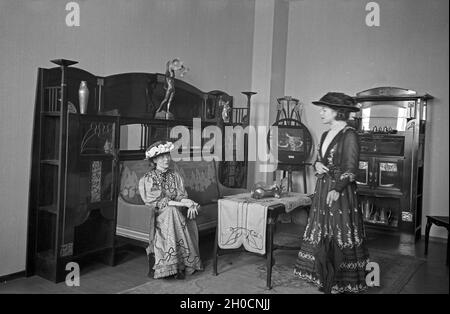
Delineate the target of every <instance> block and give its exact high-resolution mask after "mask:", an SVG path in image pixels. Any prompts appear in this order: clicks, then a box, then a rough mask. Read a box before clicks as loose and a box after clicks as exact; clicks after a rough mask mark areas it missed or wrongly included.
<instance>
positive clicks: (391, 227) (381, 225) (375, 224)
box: [364, 220, 398, 230]
mask: <svg viewBox="0 0 450 314" xmlns="http://www.w3.org/2000/svg"><path fill="white" fill-rule="evenodd" d="M364 224H365V225H366V226H369V227H377V228H383V229H387V230H397V229H398V225H391V224H387V223H382V222H374V221H370V220H364Z"/></svg>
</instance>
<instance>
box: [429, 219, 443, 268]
mask: <svg viewBox="0 0 450 314" xmlns="http://www.w3.org/2000/svg"><path fill="white" fill-rule="evenodd" d="M433 224H435V225H436V226H439V227H445V228H447V262H446V263H447V266H448V243H449V241H448V240H449V239H448V234H449V233H448V232H449V231H448V216H427V226H426V228H425V255H427V254H428V240H429V238H430V229H431V226H432V225H433Z"/></svg>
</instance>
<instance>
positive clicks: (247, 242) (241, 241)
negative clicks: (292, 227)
mask: <svg viewBox="0 0 450 314" xmlns="http://www.w3.org/2000/svg"><path fill="white" fill-rule="evenodd" d="M277 204H283V205H284V206H285V211H286V213H289V212H290V211H292V210H293V209H294V208H296V207H299V206H306V205H310V204H311V199H310V198H309V197H308V196H307V195H306V194H301V193H293V192H290V193H287V194H285V195H283V197H282V198H275V197H270V198H263V199H259V200H256V199H254V198H251V197H250V193H242V194H236V195H231V196H226V197H224V198H222V199H219V202H218V211H219V212H218V227H217V228H218V238H217V240H218V244H219V247H220V248H221V249H237V248H239V247H240V246H241V245H243V246H244V248H245V249H246V250H247V251H249V252H253V253H258V254H262V255H264V254H265V253H266V229H267V228H266V225H267V210H268V208H269V206H271V205H277Z"/></svg>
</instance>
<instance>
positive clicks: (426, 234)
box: [425, 219, 432, 255]
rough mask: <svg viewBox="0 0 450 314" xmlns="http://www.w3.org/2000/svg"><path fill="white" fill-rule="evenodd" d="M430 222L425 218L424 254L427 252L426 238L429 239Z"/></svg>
mask: <svg viewBox="0 0 450 314" xmlns="http://www.w3.org/2000/svg"><path fill="white" fill-rule="evenodd" d="M431 225H432V222H431V221H430V219H427V226H426V227H425V255H427V254H428V240H429V239H430V229H431Z"/></svg>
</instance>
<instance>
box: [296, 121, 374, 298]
mask: <svg viewBox="0 0 450 314" xmlns="http://www.w3.org/2000/svg"><path fill="white" fill-rule="evenodd" d="M327 133H328V132H325V133H324V134H323V135H322V138H321V142H320V147H319V157H318V161H320V162H322V163H323V164H324V165H325V166H326V167H328V168H329V169H330V170H329V172H328V173H326V174H320V175H317V183H316V189H315V193H314V198H313V202H312V205H311V210H310V214H309V218H308V223H307V226H306V229H305V233H304V235H303V242H302V246H301V249H300V251H299V253H298V257H297V262H296V265H295V269H294V274H295V275H296V276H298V277H300V278H301V279H305V280H307V281H309V282H312V283H315V284H316V285H318V286H319V287H320V288H321V289H322V290H323V291H324V292H325V293H342V292H361V291H363V290H366V289H367V285H366V281H365V276H366V270H365V268H366V264H367V263H368V261H369V253H368V250H367V248H366V245H365V231H364V224H363V215H362V212H361V210H360V209H359V207H358V198H357V194H356V182H355V180H354V179H355V175H356V171H357V169H358V163H359V141H358V134H357V133H356V131H355V130H354V129H353V128H351V127H349V126H345V127H344V128H343V129H342V130H341V131H339V132H338V133H337V134H336V136H335V137H334V139H333V140H332V141H331V143H330V145H329V146H328V148H327V149H326V152H325V154H324V155H323V156H322V152H321V151H322V145H323V143H324V140H325V137H326V135H327ZM331 190H335V191H337V192H339V193H340V196H339V198H338V200H337V201H334V202H333V203H332V205H331V207H329V206H328V205H327V202H326V199H327V194H328V192H329V191H331Z"/></svg>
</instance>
